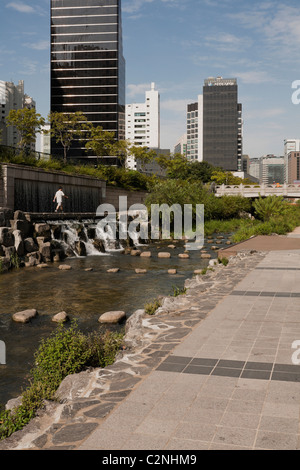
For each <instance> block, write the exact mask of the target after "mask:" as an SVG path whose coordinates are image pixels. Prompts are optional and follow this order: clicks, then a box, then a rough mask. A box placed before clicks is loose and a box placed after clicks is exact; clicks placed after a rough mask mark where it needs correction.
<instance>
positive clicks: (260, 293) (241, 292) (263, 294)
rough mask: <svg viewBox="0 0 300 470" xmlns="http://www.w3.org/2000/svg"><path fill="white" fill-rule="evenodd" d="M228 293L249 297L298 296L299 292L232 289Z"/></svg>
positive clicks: (299, 295)
mask: <svg viewBox="0 0 300 470" xmlns="http://www.w3.org/2000/svg"><path fill="white" fill-rule="evenodd" d="M229 295H238V296H249V297H300V292H264V291H246V290H245V291H244V290H234V291H232V292H231V294H229Z"/></svg>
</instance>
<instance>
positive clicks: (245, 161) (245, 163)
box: [241, 155, 250, 174]
mask: <svg viewBox="0 0 300 470" xmlns="http://www.w3.org/2000/svg"><path fill="white" fill-rule="evenodd" d="M249 170H250V158H249V155H242V167H241V171H243V172H245V173H248V174H249V173H250V171H249Z"/></svg>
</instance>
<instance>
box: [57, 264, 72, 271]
mask: <svg viewBox="0 0 300 470" xmlns="http://www.w3.org/2000/svg"><path fill="white" fill-rule="evenodd" d="M58 269H60V270H61V271H69V270H70V269H72V266H70V265H69V264H61V265H60V266H58Z"/></svg>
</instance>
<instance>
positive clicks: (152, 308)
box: [144, 299, 161, 315]
mask: <svg viewBox="0 0 300 470" xmlns="http://www.w3.org/2000/svg"><path fill="white" fill-rule="evenodd" d="M159 307H161V301H160V300H159V299H155V300H153V301H152V302H147V303H146V304H145V305H144V310H145V313H147V315H154V313H155V312H156V310H157V309H158V308H159Z"/></svg>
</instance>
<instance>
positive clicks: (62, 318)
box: [52, 312, 69, 323]
mask: <svg viewBox="0 0 300 470" xmlns="http://www.w3.org/2000/svg"><path fill="white" fill-rule="evenodd" d="M52 321H54V322H56V323H60V322H63V323H64V322H67V321H69V317H68V315H67V314H66V312H59V313H57V314H56V315H54V316H53V317H52Z"/></svg>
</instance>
